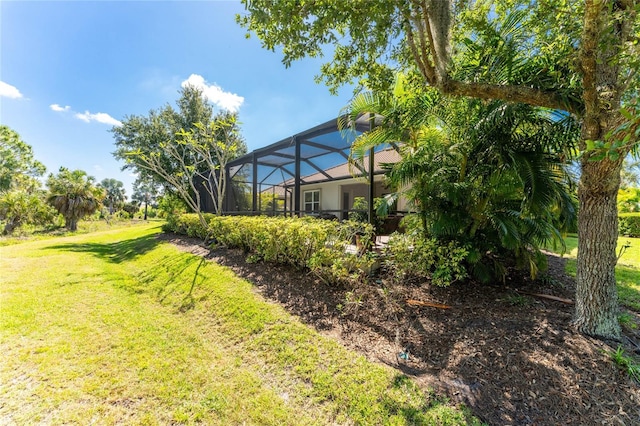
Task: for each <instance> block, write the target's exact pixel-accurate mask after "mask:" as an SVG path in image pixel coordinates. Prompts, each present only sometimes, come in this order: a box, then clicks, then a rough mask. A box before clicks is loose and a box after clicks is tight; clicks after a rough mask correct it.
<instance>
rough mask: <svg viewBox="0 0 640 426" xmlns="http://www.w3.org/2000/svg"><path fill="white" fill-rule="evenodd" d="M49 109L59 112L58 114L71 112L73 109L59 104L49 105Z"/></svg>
mask: <svg viewBox="0 0 640 426" xmlns="http://www.w3.org/2000/svg"><path fill="white" fill-rule="evenodd" d="M49 108H51V109H52V110H54V111H57V112H66V111H69V110H70V109H71V107H70V106H69V105H66V106H60V105H58V104H51V105H49Z"/></svg>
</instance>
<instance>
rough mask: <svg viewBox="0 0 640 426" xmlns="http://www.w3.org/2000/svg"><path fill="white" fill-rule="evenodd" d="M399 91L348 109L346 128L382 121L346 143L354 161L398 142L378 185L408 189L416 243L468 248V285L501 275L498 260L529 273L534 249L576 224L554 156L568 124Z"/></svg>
mask: <svg viewBox="0 0 640 426" xmlns="http://www.w3.org/2000/svg"><path fill="white" fill-rule="evenodd" d="M405 84H406V82H403V80H402V79H399V80H398V83H397V84H396V88H395V90H394V94H393V95H384V96H379V95H376V94H371V93H369V94H366V95H361V96H358V97H356V98H355V99H354V101H353V102H352V103H351V104H350V105H349V107H348V116H349V117H351V119H353V118H355V117H356V116H358V115H360V114H362V113H375V114H378V116H379V117H381V118H380V119H379V120H378V121H380V126H379V127H378V128H377V129H375V131H374V132H372V133H371V134H367V133H365V134H364V135H362V136H361V137H360V138H358V139H357V140H356V142H355V143H354V148H353V150H352V155H353V157H354V161H358V159H359V158H360V159H361V158H362V156H363V153H364V152H366V151H367V150H368V149H370V148H371V147H373V146H378V145H380V144H382V143H388V142H398V143H402V144H400V145H398V149H399V150H400V153H401V156H402V160H401V161H400V162H398V163H397V164H394V165H389V166H388V174H387V177H388V179H389V181H390V182H391V183H392V184H394V185H395V186H396V187H398V188H408V189H407V190H406V191H404V193H405V195H406V196H408V198H409V199H411V200H412V201H413V203H414V206H415V208H416V210H417V211H418V212H419V213H420V215H421V218H422V223H423V229H424V232H425V234H428V235H432V236H435V237H437V238H440V239H444V240H447V239H455V240H457V241H459V242H463V243H465V244H467V245H468V247H469V248H470V255H469V259H468V260H469V263H470V265H471V266H472V268H473V269H474V270H473V272H474V275H476V276H477V277H480V278H483V279H488V278H489V277H491V276H496V275H498V276H500V275H502V276H503V275H504V268H503V264H504V260H505V258H507V257H512V258H515V259H517V260H519V261H520V262H521V263H523V264H526V265H527V266H528V267H529V268H530V270H531V271H532V273H535V271H537V268H538V266H539V265H540V263H541V262H542V261H543V256H541V254H540V251H539V249H538V247H539V246H540V245H541V244H542V243H544V242H545V241H547V240H549V239H552V238H554V237H557V236H559V228H561V225H562V223H561V221H560V220H559V219H560V218H564V219H567V218H568V219H569V221H570V220H574V218H575V211H574V210H573V206H574V203H573V202H572V200H571V197H570V195H569V193H568V188H567V183H568V182H569V179H568V175H567V173H566V169H565V167H564V164H563V163H562V161H561V158H562V156H561V155H560V154H561V153H560V152H559V149H560V148H561V147H565V146H568V145H570V144H568V143H567V141H570V140H571V138H572V137H573V135H574V133H573V131H572V130H573V129H572V128H571V123H570V122H568V121H566V120H561V119H558V118H556V117H552V116H551V114H550V113H549V112H548V111H543V110H540V109H536V108H532V107H530V106H526V105H517V104H505V103H502V102H479V101H469V100H451V99H443V98H439V97H438V96H437V95H436V94H434V93H421V92H418V91H409V90H407V89H406V88H404V87H403V86H404V85H405ZM403 138H404V139H403ZM487 259H491V260H494V262H487V261H486V260H487ZM489 264H491V265H493V266H492V268H486V266H487V265H489Z"/></svg>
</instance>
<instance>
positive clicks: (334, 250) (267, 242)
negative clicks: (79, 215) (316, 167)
mask: <svg viewBox="0 0 640 426" xmlns="http://www.w3.org/2000/svg"><path fill="white" fill-rule="evenodd" d="M206 219H207V223H208V229H203V227H202V225H201V223H200V221H199V219H198V216H197V215H195V214H184V215H181V216H179V217H177V218H176V219H175V220H170V221H167V223H166V224H165V226H164V230H165V231H173V232H176V233H180V234H185V235H189V236H194V237H199V238H205V237H207V236H208V237H209V238H211V239H212V241H214V242H215V243H217V244H222V245H225V246H228V247H235V248H241V249H243V250H244V251H245V253H248V254H250V257H251V259H252V260H253V261H258V260H264V261H269V262H276V263H281V264H288V265H292V266H295V267H298V268H310V269H311V270H312V271H313V272H314V273H316V274H317V275H318V276H320V277H322V278H323V279H326V280H328V281H331V282H336V281H341V280H344V279H349V278H350V277H351V276H352V273H353V272H354V271H360V270H362V271H364V270H365V269H366V266H367V264H369V263H371V260H370V259H368V258H366V257H365V256H362V255H361V253H347V252H346V250H345V249H346V246H347V245H348V244H351V243H352V242H353V241H354V240H355V236H356V235H358V237H359V240H360V242H361V244H362V245H363V246H364V247H368V246H371V243H372V240H373V229H372V227H371V226H370V225H369V224H365V223H358V222H352V221H346V222H335V221H327V220H318V219H315V218H310V217H304V218H283V217H266V216H214V215H206Z"/></svg>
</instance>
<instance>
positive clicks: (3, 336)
mask: <svg viewBox="0 0 640 426" xmlns="http://www.w3.org/2000/svg"><path fill="white" fill-rule="evenodd" d="M158 232H159V228H158V225H157V224H142V225H137V226H134V227H129V228H123V229H111V230H106V231H100V232H95V233H91V234H83V235H76V236H67V237H60V238H54V239H47V240H35V241H28V242H22V243H17V244H12V245H8V246H4V247H0V270H1V271H2V274H1V275H0V353H2V362H1V363H0V401H2V402H1V403H0V424H82V425H84V424H144V425H153V424H162V425H164V424H175V423H178V424H194V423H202V424H224V425H227V424H261V425H262V424H274V425H280V424H287V425H296V424H300V425H307V424H367V425H368V424H466V423H467V422H468V421H471V422H474V421H473V420H469V418H468V414H467V413H465V412H463V411H460V410H458V409H455V408H451V407H449V406H448V405H446V404H444V403H443V402H441V401H439V400H438V399H437V398H436V397H435V396H433V395H430V394H425V393H423V392H421V391H420V390H418V389H417V388H416V387H415V386H414V385H413V383H412V382H411V381H410V380H408V379H406V378H405V377H404V376H401V375H398V374H397V372H395V371H394V370H392V369H390V368H386V367H384V366H380V365H376V364H372V363H369V362H367V361H366V360H365V359H364V358H362V357H361V356H359V355H357V354H356V353H354V352H351V351H348V350H346V349H345V348H343V347H342V346H340V345H338V344H337V343H336V342H334V341H332V340H330V339H327V338H324V337H322V336H320V335H319V334H318V333H316V332H315V331H313V330H312V329H310V328H308V327H306V326H305V325H303V324H301V323H300V322H299V321H298V320H297V319H295V318H294V317H291V316H290V315H288V314H287V313H286V312H285V311H284V310H283V309H282V308H280V307H279V306H277V305H274V304H271V303H268V302H265V301H264V300H263V299H262V298H261V297H260V296H258V295H256V294H255V293H254V292H253V289H252V286H251V285H250V283H248V282H246V281H244V280H242V279H240V278H238V277H237V276H235V275H234V274H233V273H232V272H231V271H230V270H228V269H226V268H223V267H220V266H218V265H216V264H214V263H211V262H207V261H203V260H202V259H201V258H200V257H197V256H193V255H191V254H187V253H183V252H180V251H179V250H177V249H176V248H175V247H173V246H172V245H170V244H167V243H161V242H159V241H158V240H157V239H156V238H155V234H157V233H158ZM301 285H304V283H301Z"/></svg>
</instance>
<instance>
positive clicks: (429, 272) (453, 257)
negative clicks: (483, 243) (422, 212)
mask: <svg viewBox="0 0 640 426" xmlns="http://www.w3.org/2000/svg"><path fill="white" fill-rule="evenodd" d="M385 251H386V255H387V256H386V259H387V265H388V266H389V267H390V268H391V269H392V270H393V271H394V273H395V275H396V277H397V278H400V279H404V278H430V279H431V282H432V283H433V284H435V285H438V286H448V285H450V284H451V283H453V282H455V281H459V280H463V279H465V278H466V277H467V271H466V269H465V265H464V261H465V259H466V257H467V255H468V254H469V252H468V250H467V249H466V248H464V247H461V246H459V245H458V244H457V243H456V242H453V241H451V242H446V243H445V242H442V241H439V240H437V239H435V238H423V237H421V236H419V234H418V233H411V234H398V233H395V234H393V235H392V236H391V238H390V239H389V244H388V245H387V247H386V248H385Z"/></svg>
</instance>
